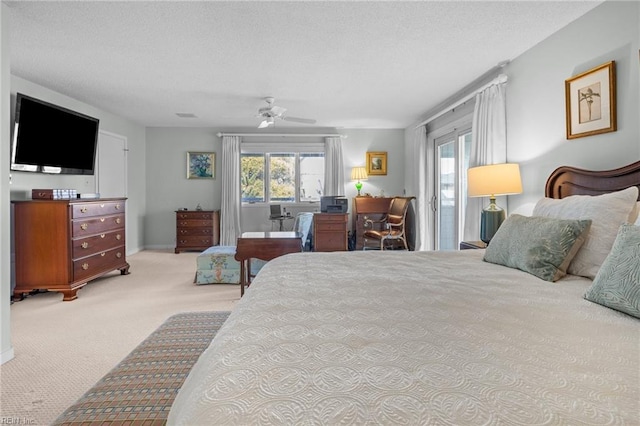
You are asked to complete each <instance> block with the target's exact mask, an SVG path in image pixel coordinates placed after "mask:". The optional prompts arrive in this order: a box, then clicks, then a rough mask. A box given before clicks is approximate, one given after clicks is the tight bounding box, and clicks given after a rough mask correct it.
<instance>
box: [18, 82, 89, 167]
mask: <svg viewBox="0 0 640 426" xmlns="http://www.w3.org/2000/svg"><path fill="white" fill-rule="evenodd" d="M98 124H99V120H98V119H97V118H93V117H89V116H88V115H84V114H81V113H79V112H76V111H71V110H69V109H66V108H63V107H61V106H57V105H54V104H51V103H49V102H45V101H42V100H40V99H35V98H32V97H30V96H27V95H23V94H22V93H18V94H17V95H16V109H15V125H14V129H13V146H12V152H11V170H17V171H26V172H42V173H58V174H73V175H92V174H93V172H94V166H95V158H96V148H97V143H98Z"/></svg>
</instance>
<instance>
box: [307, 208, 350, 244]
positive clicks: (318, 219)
mask: <svg viewBox="0 0 640 426" xmlns="http://www.w3.org/2000/svg"><path fill="white" fill-rule="evenodd" d="M347 222H348V219H347V214H346V213H315V214H314V215H313V250H314V251H346V250H347V249H348V245H347Z"/></svg>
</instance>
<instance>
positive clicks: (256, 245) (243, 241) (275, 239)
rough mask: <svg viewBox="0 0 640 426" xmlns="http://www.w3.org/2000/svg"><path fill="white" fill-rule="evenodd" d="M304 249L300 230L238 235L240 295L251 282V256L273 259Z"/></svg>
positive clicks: (237, 257)
mask: <svg viewBox="0 0 640 426" xmlns="http://www.w3.org/2000/svg"><path fill="white" fill-rule="evenodd" d="M301 251H302V234H300V233H299V232H245V233H243V234H242V236H240V237H238V242H237V244H236V255H235V259H236V260H237V261H238V262H240V297H242V296H243V295H244V286H245V285H246V286H247V287H248V286H249V285H250V284H251V265H250V264H249V262H250V259H251V258H256V259H261V260H272V259H275V258H276V257H278V256H283V255H285V254H289V253H297V252H301Z"/></svg>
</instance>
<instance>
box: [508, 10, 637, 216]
mask: <svg viewBox="0 0 640 426" xmlns="http://www.w3.org/2000/svg"><path fill="white" fill-rule="evenodd" d="M638 9H640V4H639V3H638V2H613V1H607V2H604V3H603V4H602V5H600V6H598V7H597V8H595V9H593V10H592V11H590V12H589V13H587V14H586V15H584V16H583V17H581V18H579V19H578V20H576V21H574V22H573V23H571V24H570V25H568V26H567V27H565V28H563V29H562V30H560V31H558V32H557V33H555V34H553V35H552V36H551V37H549V38H548V39H546V40H544V41H543V42H541V43H539V44H538V45H537V46H535V47H533V48H532V49H530V50H529V51H527V52H526V53H524V54H523V55H521V56H519V57H518V58H516V59H514V60H513V61H512V62H511V63H510V64H509V66H508V68H507V70H506V71H507V74H508V76H509V83H508V86H507V138H508V144H507V160H508V161H512V162H518V163H520V164H521V172H522V183H523V190H524V192H523V194H522V195H519V196H511V197H509V208H510V210H513V209H514V208H517V207H519V206H522V205H523V204H526V203H533V202H535V201H536V200H538V199H539V198H540V197H542V196H543V195H544V184H545V181H546V178H547V177H548V176H549V174H550V173H551V172H552V171H553V170H555V169H556V168H557V167H559V166H563V165H572V166H577V167H581V168H586V169H592V170H599V169H611V168H615V167H620V166H623V165H626V164H629V163H631V162H633V161H637V160H640V131H639V130H640V127H639V124H638V123H639V121H640V120H639V117H640V111H639V109H638V90H639V88H638V79H639V75H640V70H639V65H638V50H639V47H640V45H639V43H638V39H639V36H638V31H639V30H638V27H639V22H640V20H639V11H638ZM611 60H614V61H615V62H616V71H617V72H616V79H617V112H618V114H617V115H618V130H617V131H616V132H611V133H604V134H601V135H595V136H588V137H583V138H578V139H572V140H567V139H566V136H565V96H564V81H565V80H566V79H568V78H570V77H572V76H574V75H576V74H579V73H581V72H584V71H587V70H589V69H591V68H593V67H595V66H598V65H601V64H603V63H605V62H609V61H611Z"/></svg>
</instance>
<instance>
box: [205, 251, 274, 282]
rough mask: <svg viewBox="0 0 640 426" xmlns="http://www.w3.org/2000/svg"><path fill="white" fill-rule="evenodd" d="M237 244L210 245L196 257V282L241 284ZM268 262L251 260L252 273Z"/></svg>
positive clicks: (255, 272)
mask: <svg viewBox="0 0 640 426" xmlns="http://www.w3.org/2000/svg"><path fill="white" fill-rule="evenodd" d="M235 254H236V247H235V246H213V247H209V248H208V249H206V250H205V251H203V252H202V253H200V255H198V257H197V258H196V276H195V279H194V282H195V283H196V284H239V283H240V262H238V261H237V260H236V259H235V258H234V256H235ZM265 263H267V262H265V261H264V260H259V259H252V260H251V274H252V275H255V274H257V273H258V272H259V271H260V269H261V268H262V267H263V266H264V264H265Z"/></svg>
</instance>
